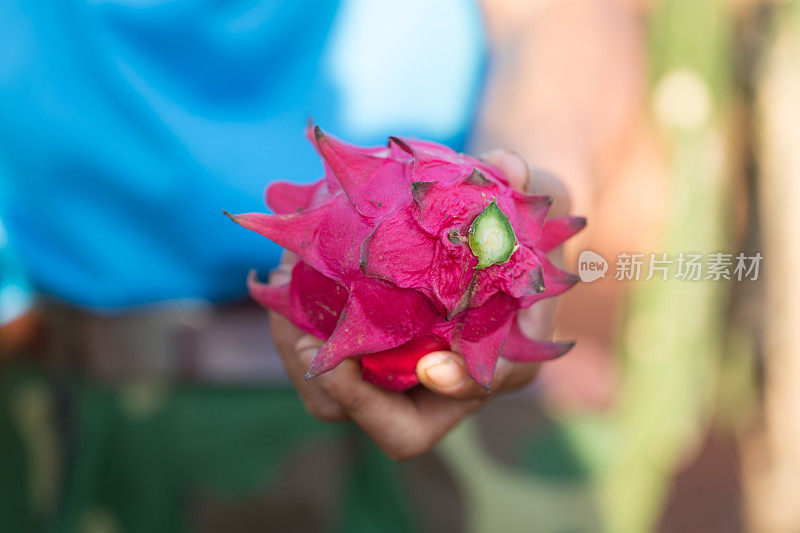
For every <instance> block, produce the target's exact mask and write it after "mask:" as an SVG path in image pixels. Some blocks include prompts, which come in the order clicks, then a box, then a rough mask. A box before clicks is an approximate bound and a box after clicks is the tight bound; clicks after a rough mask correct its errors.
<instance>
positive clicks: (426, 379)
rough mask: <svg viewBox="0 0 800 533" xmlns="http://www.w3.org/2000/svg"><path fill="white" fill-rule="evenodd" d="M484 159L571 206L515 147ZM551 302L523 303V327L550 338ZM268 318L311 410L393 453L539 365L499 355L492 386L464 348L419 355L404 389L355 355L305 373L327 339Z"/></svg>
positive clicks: (416, 444)
mask: <svg viewBox="0 0 800 533" xmlns="http://www.w3.org/2000/svg"><path fill="white" fill-rule="evenodd" d="M483 159H484V160H485V161H487V162H489V163H492V164H494V165H496V166H497V167H499V168H500V169H501V171H502V172H503V173H504V174H505V176H506V177H507V178H508V180H509V181H510V182H511V185H512V186H513V187H514V188H516V189H517V190H520V191H523V192H527V193H535V194H548V195H550V196H552V197H553V199H554V202H553V207H552V208H551V214H552V216H561V215H564V214H566V213H567V212H568V210H569V205H568V197H567V192H566V189H565V188H564V186H563V185H562V184H561V182H560V181H559V180H557V179H556V178H554V177H552V176H550V175H548V174H544V173H532V172H530V171H529V169H528V167H527V165H526V163H525V161H524V160H523V159H522V158H521V157H520V156H518V155H517V154H515V153H513V152H509V151H504V150H498V151H494V152H490V153H488V154H486V155H485V156H484V157H483ZM293 261H294V259H293V258H292V257H291V255H290V254H287V257H285V259H284V261H283V262H282V264H281V266H280V267H279V268H278V269H277V270H275V271H274V272H273V273H272V275H271V277H270V283H275V284H283V283H286V282H287V281H288V278H289V276H290V269H291V264H292V262H293ZM554 306H555V301H554V299H549V300H545V301H543V302H539V303H537V304H536V305H534V306H533V307H531V308H530V309H525V310H522V311H520V313H521V320H520V323H521V328H522V329H523V331H524V333H526V334H527V335H530V336H531V337H532V338H538V339H544V338H546V337H547V335H548V332H549V324H550V320H551V318H552V312H553V309H554ZM270 325H271V330H272V336H273V339H274V340H275V344H276V346H277V348H278V352H279V353H280V355H281V358H282V360H283V364H284V366H285V367H286V371H287V373H288V374H289V377H290V379H291V380H292V383H294V386H295V387H296V388H297V391H298V392H299V393H300V397H301V398H302V401H303V404H304V405H305V407H306V409H307V410H308V412H309V413H310V414H311V415H313V416H314V417H316V418H318V419H320V420H325V421H331V422H334V421H342V420H352V421H353V422H355V423H356V424H357V425H358V426H360V427H361V429H363V430H364V432H365V433H366V434H367V435H369V437H370V438H371V439H372V440H373V441H375V443H376V444H377V445H378V446H379V447H380V448H381V449H382V450H383V451H384V452H385V453H386V455H387V456H389V457H391V458H393V459H396V460H404V459H411V458H413V457H416V456H418V455H421V454H423V453H425V452H427V451H428V450H430V449H431V448H432V447H433V446H434V445H435V444H436V443H437V442H438V441H439V440H440V439H441V438H442V437H444V436H445V435H446V434H447V432H448V431H450V430H451V429H452V428H453V427H454V426H456V425H457V424H458V423H459V422H460V421H461V420H463V419H464V418H465V417H467V416H468V415H470V414H471V413H473V412H474V411H476V410H477V409H479V408H480V407H481V405H483V403H484V402H486V401H487V400H489V399H490V398H491V397H493V396H495V395H496V394H500V393H502V392H507V391H512V390H515V389H519V388H521V387H524V386H525V385H527V384H528V383H530V382H531V381H532V380H533V379H534V378H535V377H536V373H537V371H538V369H539V365H538V364H523V363H514V362H511V361H507V360H505V359H500V360H499V361H498V363H497V369H496V371H495V376H494V380H493V381H492V385H491V392H490V393H487V392H486V390H485V389H484V388H483V387H481V386H480V385H478V384H477V383H475V382H474V381H473V380H472V379H471V378H470V376H469V374H468V373H467V370H466V367H465V366H464V360H463V358H462V357H461V356H460V355H459V354H457V353H455V352H450V351H437V352H432V353H429V354H427V355H425V356H423V357H422V358H421V359H420V360H419V362H418V363H417V376H418V377H419V380H420V382H421V384H422V387H416V388H414V389H412V390H410V391H407V392H405V393H396V392H389V391H386V390H383V389H380V388H378V387H376V386H374V385H372V384H370V383H367V382H366V381H363V380H362V379H361V367H360V366H359V364H358V362H356V361H353V360H345V361H344V362H342V363H341V364H340V365H339V366H337V367H336V368H335V369H333V370H331V371H330V372H327V373H325V374H322V375H320V376H317V377H315V378H314V379H311V380H306V379H305V374H306V371H307V369H308V366H309V364H310V363H311V360H312V359H313V357H314V355H315V354H316V353H317V351H318V350H319V348H320V347H321V346H322V344H323V341H322V340H321V339H319V338H317V337H314V336H312V335H309V334H307V333H304V332H303V331H301V330H299V329H297V328H296V327H294V325H292V323H291V322H289V320H287V319H286V318H284V317H283V316H281V315H279V314H277V313H270Z"/></svg>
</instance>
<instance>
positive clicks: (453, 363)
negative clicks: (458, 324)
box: [417, 351, 487, 400]
mask: <svg viewBox="0 0 800 533" xmlns="http://www.w3.org/2000/svg"><path fill="white" fill-rule="evenodd" d="M417 377H418V378H419V380H420V382H421V383H422V385H423V386H424V387H425V388H427V389H428V390H430V391H432V392H435V393H437V394H441V395H442V396H448V397H450V398H454V399H457V400H467V399H475V398H485V397H486V396H487V392H486V389H484V388H483V387H481V386H480V385H478V384H477V383H475V382H474V381H473V380H472V378H471V377H470V375H469V372H467V367H466V366H465V365H464V359H463V358H462V357H461V356H460V355H459V354H457V353H455V352H448V351H439V352H431V353H429V354H427V355H425V356H423V357H422V358H421V359H420V360H419V361H417Z"/></svg>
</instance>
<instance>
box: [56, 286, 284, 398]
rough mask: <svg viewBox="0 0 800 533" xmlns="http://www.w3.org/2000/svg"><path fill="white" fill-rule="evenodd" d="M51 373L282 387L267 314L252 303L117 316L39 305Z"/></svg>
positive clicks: (189, 305) (179, 305) (176, 306)
mask: <svg viewBox="0 0 800 533" xmlns="http://www.w3.org/2000/svg"><path fill="white" fill-rule="evenodd" d="M43 315H44V318H45V323H46V326H47V327H46V331H47V339H46V342H45V343H44V350H45V353H44V355H45V358H46V361H47V362H48V363H49V364H50V365H54V366H55V367H57V368H61V369H64V370H66V371H78V372H80V373H81V374H85V375H87V376H89V377H92V378H96V379H100V380H104V381H111V382H119V381H128V380H138V379H171V380H188V381H198V382H216V383H220V384H225V383H231V384H246V383H252V384H257V383H269V382H285V381H287V378H286V374H285V372H284V370H283V366H282V365H281V363H280V359H279V357H278V354H277V351H276V349H275V345H274V344H273V342H272V339H271V337H270V332H269V323H268V316H267V312H266V311H265V310H263V309H261V308H259V307H258V306H256V305H255V304H253V303H252V302H239V303H234V304H225V305H219V306H215V305H211V304H208V303H204V302H197V301H190V302H174V303H170V304H169V305H163V306H160V307H158V308H154V309H148V310H142V311H131V312H125V313H115V314H100V313H94V312H91V311H86V310H83V309H79V308H76V307H72V306H69V305H65V304H63V303H59V302H45V303H44V304H43Z"/></svg>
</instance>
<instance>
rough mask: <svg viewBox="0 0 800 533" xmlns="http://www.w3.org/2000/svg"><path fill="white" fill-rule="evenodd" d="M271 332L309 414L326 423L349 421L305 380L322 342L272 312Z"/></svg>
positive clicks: (339, 408) (327, 398)
mask: <svg viewBox="0 0 800 533" xmlns="http://www.w3.org/2000/svg"><path fill="white" fill-rule="evenodd" d="M270 329H271V330H272V334H273V335H272V336H273V340H274V341H275V345H276V347H277V348H278V354H279V355H280V357H281V360H282V361H283V366H284V368H285V369H286V373H287V374H288V375H289V379H290V380H291V382H292V384H293V385H294V387H295V389H297V392H298V394H299V395H300V399H301V400H302V402H303V406H304V407H305V408H306V410H307V411H308V412H309V414H311V415H312V416H314V417H315V418H318V419H320V420H324V421H327V422H336V421H340V420H346V419H347V413H346V412H345V410H344V408H342V406H341V405H340V404H339V403H338V402H336V401H335V400H333V399H332V398H331V397H330V396H328V395H327V394H326V393H325V391H323V390H321V389H320V388H319V387H318V386H316V385H315V384H313V383H312V382H309V381H306V379H305V375H306V372H307V370H308V365H309V364H310V363H311V359H313V358H314V355H315V354H316V353H317V351H319V348H320V346H322V341H321V340H320V339H318V338H316V337H314V336H312V335H308V334H307V333H304V332H302V331H300V330H299V329H297V328H296V327H295V326H294V324H292V323H291V322H289V320H288V319H286V318H285V317H283V316H281V315H279V314H277V313H272V312H271V313H270Z"/></svg>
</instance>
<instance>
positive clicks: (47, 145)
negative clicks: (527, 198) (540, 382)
mask: <svg viewBox="0 0 800 533" xmlns="http://www.w3.org/2000/svg"><path fill="white" fill-rule="evenodd" d="M543 6H544V4H543ZM543 6H540V7H538V8H536V9H539V10H541V12H537V13H535V12H534V11H536V10H535V9H534V8H533V7H531V6H528V5H522V4H520V3H516V2H494V3H487V5H486V6H485V8H486V15H487V17H488V21H487V22H488V24H489V27H490V29H492V30H494V31H493V33H495V34H497V35H502V38H500V39H498V40H497V42H495V43H493V44H495V45H497V46H496V49H495V51H496V52H497V53H498V56H497V57H499V58H501V60H499V61H498V62H497V63H496V64H494V65H492V68H491V69H488V72H490V73H491V74H492V76H496V77H497V78H499V79H503V81H504V83H503V84H500V85H499V86H500V87H501V89H499V93H498V89H497V86H496V85H492V84H491V83H492V82H491V81H490V82H488V83H489V89H488V93H487V94H486V96H485V101H486V102H487V105H486V107H485V110H486V111H485V112H484V113H483V114H480V118H478V117H479V107H478V106H479V104H480V103H481V101H482V96H483V92H484V91H483V88H484V85H485V84H486V83H487V81H486V73H487V68H486V63H485V62H486V53H487V42H486V38H485V29H484V24H483V21H482V18H481V13H480V11H479V6H478V5H477V4H476V3H474V2H468V1H457V0H448V1H444V2H437V3H425V2H422V1H421V0H417V1H412V2H405V3H403V4H402V5H398V4H388V3H379V2H367V1H366V0H351V1H349V2H344V3H342V4H341V5H339V4H338V3H337V2H332V1H331V2H309V1H305V0H303V1H296V2H292V3H278V4H275V3H270V2H259V1H251V2H240V3H234V4H217V3H212V2H161V1H156V2H149V3H146V4H142V5H140V4H138V3H131V2H126V1H123V0H108V1H102V2H87V3H81V2H78V3H67V4H57V5H51V4H49V3H48V4H45V3H44V2H35V3H33V4H31V3H23V2H16V1H12V2H7V3H5V4H3V5H2V6H0V19H2V20H4V21H6V22H7V24H6V26H7V28H8V31H7V32H6V33H5V34H4V35H3V36H2V37H0V42H2V45H3V49H4V53H3V56H2V58H1V59H0V117H1V118H0V138H2V143H1V144H0V179H2V182H3V189H2V197H0V214H1V215H2V216H3V218H4V220H5V221H6V223H7V227H8V233H9V235H11V236H12V237H13V239H14V242H15V243H16V245H17V247H18V254H19V257H20V260H21V264H22V265H23V267H24V269H25V271H26V273H27V275H28V276H29V277H30V279H31V281H32V285H33V287H34V288H35V289H36V291H37V292H38V293H39V295H40V297H41V299H42V301H43V305H42V307H41V312H42V313H43V315H44V316H45V320H46V322H47V326H48V338H47V342H46V347H45V348H43V349H42V350H43V352H44V354H43V355H44V358H45V359H46V360H47V368H48V373H49V374H50V375H51V376H52V379H51V380H50V381H48V382H47V383H48V385H49V386H52V392H51V394H50V395H49V396H47V401H48V402H49V404H48V405H50V406H51V407H52V409H50V410H49V411H47V412H48V413H49V415H48V417H49V420H50V422H51V423H52V424H53V426H55V427H56V428H57V429H56V430H55V431H54V432H52V434H54V435H56V436H57V438H58V441H59V442H60V443H61V448H62V451H61V452H60V455H59V457H61V459H62V461H61V463H60V466H58V467H57V468H56V469H55V470H57V471H58V472H55V471H54V472H53V475H54V477H55V476H56V473H58V474H59V476H57V477H55V479H56V481H55V483H56V485H57V488H58V491H59V493H60V496H59V498H58V499H57V501H56V503H55V504H53V507H52V508H50V509H49V511H48V512H49V513H50V514H51V516H52V517H53V519H54V520H55V523H56V524H57V525H58V527H61V528H64V529H67V530H70V529H76V528H79V527H80V528H84V527H102V526H109V524H110V526H109V527H119V528H121V529H123V530H134V531H138V530H141V531H161V530H163V531H173V530H179V529H186V528H190V529H198V530H203V529H209V530H213V529H215V528H217V529H223V528H224V529H234V530H243V529H245V528H247V527H251V528H253V529H261V528H263V525H264V524H268V525H269V526H271V527H272V528H274V529H278V530H283V529H287V528H300V529H312V530H313V529H319V528H321V527H323V525H325V524H338V525H339V527H340V528H344V529H347V530H360V529H363V530H368V531H372V530H376V529H381V530H383V529H411V528H413V527H414V526H415V525H416V524H417V523H418V522H420V521H421V522H423V523H428V524H430V523H435V522H436V521H437V520H439V521H441V520H442V516H441V515H442V509H441V508H436V507H435V506H434V507H431V504H430V503H428V506H427V508H426V510H425V511H424V512H423V513H422V516H417V515H416V513H415V512H414V511H412V510H411V509H412V504H413V505H416V504H420V503H421V502H420V501H419V496H417V500H416V501H414V499H415V496H414V495H413V494H409V490H408V487H407V484H406V483H407V482H406V481H403V480H402V479H401V477H402V476H401V475H400V473H401V472H404V471H405V470H406V468H405V467H400V466H398V465H396V464H394V463H393V462H391V461H388V460H387V459H386V458H385V456H384V455H383V454H382V453H381V452H379V451H378V450H379V449H380V450H381V451H382V452H383V453H385V454H386V455H388V456H390V457H393V458H397V459H407V458H411V457H414V456H417V455H420V454H422V453H424V452H425V451H426V450H428V449H430V448H431V447H432V446H433V445H434V444H435V443H436V442H437V441H438V440H439V439H440V438H441V437H442V436H443V435H444V434H446V433H447V431H449V430H450V429H451V428H452V427H453V426H454V425H455V424H457V423H458V422H459V421H460V420H462V419H463V418H464V417H466V416H467V415H468V414H470V413H471V412H473V411H475V410H476V409H478V408H479V407H480V406H481V405H482V404H483V403H484V402H485V401H486V399H487V398H486V395H485V392H483V391H482V390H481V389H480V388H479V387H477V386H475V384H474V383H471V382H470V380H469V378H468V376H467V374H466V371H465V369H464V367H463V361H461V359H460V357H459V356H458V355H457V354H454V353H448V352H437V353H434V354H430V355H429V356H426V357H425V358H423V360H421V361H420V364H419V366H418V373H419V374H420V378H421V380H422V383H423V385H424V388H422V389H420V390H416V391H414V392H413V393H411V394H410V395H397V394H389V393H386V392H384V391H380V390H377V389H375V388H374V387H371V386H370V385H368V384H366V383H364V382H362V381H361V380H360V376H359V375H358V371H357V368H355V365H354V364H352V363H351V362H349V361H348V362H347V364H344V365H342V367H341V368H337V369H336V370H334V371H332V372H331V373H329V374H328V375H325V376H320V378H318V379H315V380H312V381H309V382H306V381H304V380H303V379H302V374H303V373H304V371H305V366H306V365H307V363H308V360H309V358H310V357H311V356H313V353H314V351H315V350H316V349H317V348H318V346H319V341H318V340H316V339H313V338H310V337H309V336H307V335H301V334H300V332H298V331H297V330H296V329H295V328H293V327H292V326H291V325H290V324H288V323H287V322H286V321H285V320H283V319H282V318H281V317H273V319H272V320H273V324H272V326H273V327H272V329H271V333H270V329H269V327H268V324H267V318H266V314H265V313H264V312H263V311H261V310H259V309H255V307H254V306H253V305H251V304H249V303H246V295H245V290H244V279H245V276H246V273H247V271H248V270H249V269H250V268H253V267H257V268H259V269H261V270H264V271H266V270H269V269H270V268H271V267H274V266H276V265H277V264H278V258H279V249H278V248H277V247H276V246H272V245H270V244H268V243H266V242H265V241H264V240H263V239H262V238H260V237H259V236H256V235H252V234H250V233H249V232H246V231H242V230H241V229H240V228H238V227H236V226H234V225H233V224H231V223H230V222H229V221H228V220H226V219H225V218H224V217H223V216H222V215H221V210H222V209H223V208H224V209H228V210H230V211H234V212H245V211H258V210H262V209H263V208H262V193H263V189H264V186H265V185H266V184H267V183H268V182H269V180H272V179H285V180H292V181H297V182H309V181H311V180H314V179H316V178H317V177H318V176H319V175H320V174H321V170H322V169H321V168H320V165H319V163H318V159H317V157H316V156H315V155H314V154H313V151H312V148H311V147H310V145H308V143H307V142H306V140H305V139H304V137H303V136H302V134H301V130H302V127H303V125H304V124H305V121H306V119H307V117H308V116H313V117H314V119H315V120H316V121H317V122H318V123H320V124H321V125H323V126H324V127H325V129H327V130H329V131H331V132H333V133H334V134H336V135H337V136H339V137H341V138H344V139H347V140H348V141H352V142H356V143H363V144H379V143H382V142H384V139H385V138H386V136H387V135H390V134H393V135H413V136H417V137H423V138H428V139H431V140H435V141H439V142H444V143H446V144H448V145H450V146H451V147H453V148H455V149H458V150H463V149H465V148H466V147H467V141H468V139H469V138H471V139H472V141H471V143H470V145H469V146H470V150H471V151H478V150H483V149H485V148H488V147H496V146H504V147H508V148H513V149H516V150H517V151H518V152H519V153H520V154H522V155H524V156H525V157H527V158H529V159H531V160H535V161H536V162H537V163H538V164H541V165H542V166H545V167H548V168H552V169H553V170H555V171H557V172H560V173H562V174H563V176H564V178H565V180H566V182H567V185H568V187H569V189H570V191H571V192H572V193H573V196H574V197H575V198H576V202H577V203H578V205H579V207H580V208H581V209H584V208H588V206H589V205H590V204H591V201H592V200H591V198H592V193H591V192H587V191H590V190H591V187H590V186H589V185H590V182H589V180H590V178H589V176H590V174H591V170H590V169H591V165H592V160H593V158H594V157H595V156H596V151H597V150H598V146H599V145H600V144H601V143H602V142H606V141H608V139H609V138H613V137H614V136H615V135H618V134H619V130H621V129H622V127H623V124H624V122H625V118H626V116H627V112H628V107H629V106H630V104H629V103H628V100H630V98H629V97H630V96H631V94H634V93H635V88H633V89H632V88H631V87H634V86H635V83H633V82H631V80H632V78H634V77H635V76H634V73H633V72H631V69H632V67H631V65H634V64H635V59H636V58H635V54H633V55H632V56H631V57H625V56H624V55H623V56H622V57H616V61H614V62H611V61H604V60H603V59H604V58H603V57H601V56H602V55H603V54H599V55H598V54H597V51H598V50H611V51H617V50H623V51H624V50H628V49H629V48H627V46H628V45H630V44H631V42H632V41H633V40H634V39H635V35H634V34H635V32H633V31H632V30H631V28H632V27H633V23H632V22H631V18H630V14H629V13H628V11H627V9H626V8H625V7H624V6H623V5H622V4H617V3H616V2H612V1H600V0H598V1H575V2H565V3H563V4H561V5H559V8H558V9H555V8H551V7H552V6H550V7H543ZM520 11H522V13H520ZM519 15H522V16H519ZM531 17H537V20H538V21H539V22H538V26H537V28H536V29H537V30H538V31H537V32H534V33H533V34H531V35H529V31H528V30H529V29H530V28H527V27H526V26H525V25H524V24H523V21H526V20H530V19H531ZM493 25H494V27H492V26H493ZM567 27H569V28H570V32H569V33H565V32H563V30H564V29H565V28H567ZM620 29H622V30H624V31H618V30H620ZM579 34H580V35H583V36H584V40H583V41H581V42H579V43H576V42H570V45H569V47H568V48H569V49H568V51H567V52H566V53H567V54H568V56H569V57H571V58H572V59H573V63H572V64H571V65H566V64H565V63H564V62H563V58H564V55H563V54H564V52H561V53H556V51H555V50H551V49H550V48H548V44H550V43H552V42H553V40H555V42H559V41H560V39H561V37H558V36H560V35H579ZM561 44H563V42H562V43H561ZM520 53H522V54H521V57H522V59H521V58H520ZM531 53H533V54H534V55H533V56H532V57H529V54H531ZM607 57H615V56H614V54H611V55H610V56H607ZM523 59H524V60H523ZM629 59H630V61H628V60H629ZM611 63H614V65H616V66H613V65H612V66H609V65H610V64H611ZM587 67H591V68H587ZM609 80H611V81H609ZM620 80H621V81H620ZM598 82H599V83H598ZM502 87H506V88H509V87H510V88H512V89H511V92H510V93H509V92H507V90H506V92H503V91H504V90H503V89H502ZM528 98H529V99H530V102H526V105H524V106H522V105H520V107H519V109H521V110H523V111H524V112H520V113H515V112H514V109H513V108H509V107H508V104H509V102H513V103H514V104H515V105H516V104H521V103H522V102H524V101H525V100H526V99H528ZM599 102H607V103H609V105H606V106H604V105H598V103H599ZM577 104H580V105H577ZM475 123H478V124H479V128H478V130H477V131H475V132H471V131H470V130H471V126H472V125H473V124H475ZM587 123H592V124H593V127H592V128H591V129H587V128H585V125H586V124H587ZM536 124H538V125H539V127H538V128H537V127H533V125H536ZM487 158H489V159H490V160H492V161H493V162H495V163H496V164H498V165H499V166H501V168H503V169H504V170H505V171H506V173H508V174H509V177H510V178H511V179H512V181H515V182H516V184H517V186H518V187H519V188H524V187H525V186H526V182H528V181H530V183H529V185H530V186H532V187H533V190H534V191H535V192H537V193H550V194H551V195H553V196H554V197H556V204H555V205H554V207H555V209H557V210H560V211H561V212H565V211H566V210H567V209H568V201H567V194H566V190H565V189H564V187H563V186H562V185H560V184H559V183H558V182H557V181H554V180H553V179H551V178H547V177H543V176H542V177H538V178H534V179H531V180H529V176H528V175H527V169H526V167H525V163H524V161H523V160H522V159H521V158H520V157H519V156H517V155H514V154H511V153H509V152H493V153H491V154H489V155H487ZM537 176H541V175H537ZM282 275H285V273H283V272H282V271H281V269H278V271H277V272H276V273H275V274H274V276H276V277H280V276H282ZM543 314H545V313H542V308H541V306H540V308H539V309H537V310H535V311H533V312H531V313H529V314H528V315H529V316H528V317H527V318H528V321H529V324H530V331H531V333H534V332H536V333H538V334H539V335H545V334H546V331H547V326H548V324H547V322H548V319H547V317H546V316H542V315H543ZM273 345H274V346H277V352H278V353H275V352H276V350H275V349H274V348H273ZM279 356H280V357H279ZM279 359H282V360H283V362H284V365H285V369H286V371H285V372H284V370H282V368H281V367H280V366H279V365H278V364H276V362H277V361H278V360H279ZM428 370H431V372H428ZM535 373H536V367H535V366H533V365H505V366H502V365H501V366H500V367H499V370H498V376H497V380H496V382H495V384H494V385H493V391H494V393H496V392H500V391H502V390H504V389H514V388H519V387H521V386H524V385H525V384H527V383H529V382H530V381H531V380H532V379H533V377H534V375H535ZM286 374H288V378H289V379H290V380H291V381H292V382H293V383H294V386H295V387H296V390H293V389H291V388H290V387H289V386H288V383H289V381H288V380H287V375H286ZM437 378H438V380H437ZM298 393H299V397H298ZM494 393H493V394H494ZM306 409H307V410H308V411H310V413H311V414H312V415H314V416H315V417H316V418H319V419H322V420H323V421H333V420H347V419H349V420H352V421H354V422H355V423H356V424H357V425H358V426H360V428H361V429H362V430H363V431H364V433H366V435H368V436H369V439H365V438H363V437H362V433H360V432H358V431H354V430H353V426H352V425H349V424H345V425H330V424H324V423H321V422H318V421H316V420H314V419H313V418H311V417H309V416H307V415H306V414H304V410H306ZM399 421H401V422H402V424H400V423H398V422H399ZM376 444H377V447H376ZM39 452H41V450H39ZM28 453H29V454H30V455H31V457H40V458H41V457H43V454H42V453H38V455H37V454H36V453H34V452H33V451H30V450H29V452H28ZM44 455H46V454H44ZM420 461H422V462H414V463H412V464H411V466H409V468H410V469H413V468H415V466H414V465H415V464H416V465H417V466H416V468H417V470H419V468H420V465H421V468H422V469H423V470H425V471H430V470H431V469H435V468H439V469H440V468H441V465H438V466H436V467H434V466H431V465H432V464H435V463H436V459H435V458H433V457H431V456H425V457H423V458H422V459H420ZM439 477H442V478H447V476H446V475H443V476H439ZM426 480H427V481H429V482H430V481H431V480H430V479H429V478H426ZM451 482H452V480H449V479H445V481H441V480H440V481H439V483H444V484H447V483H451ZM34 485H35V484H34ZM434 486H436V485H435V484H434ZM428 490H429V491H430V490H431V489H430V488H429V489H428ZM420 494H422V495H425V494H427V493H426V492H424V491H423V492H421V493H420ZM233 495H235V496H237V498H233ZM31 499H32V501H33V500H35V499H36V498H35V497H34V496H31ZM31 505H32V508H33V507H35V506H33V504H31ZM422 507H425V502H422ZM444 516H445V521H447V520H448V519H449V520H450V522H451V523H450V524H449V525H450V526H451V527H456V526H457V525H458V518H457V517H454V516H453V515H451V514H445V515H444ZM3 520H11V519H8V518H7V517H6V518H4V517H0V529H3V530H14V528H15V525H16V523H15V522H6V523H2V521H3ZM231 524H232V526H231Z"/></svg>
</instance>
